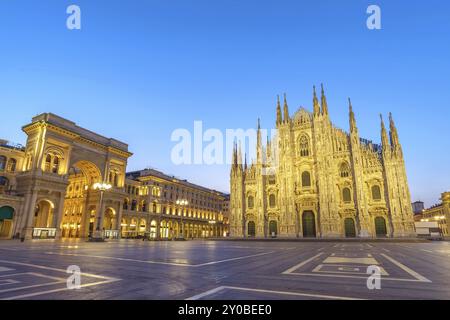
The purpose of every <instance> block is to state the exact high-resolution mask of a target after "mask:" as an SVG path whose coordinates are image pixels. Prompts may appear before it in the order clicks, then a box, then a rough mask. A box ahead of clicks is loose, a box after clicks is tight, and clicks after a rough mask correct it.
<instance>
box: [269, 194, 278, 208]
mask: <svg viewBox="0 0 450 320" xmlns="http://www.w3.org/2000/svg"><path fill="white" fill-rule="evenodd" d="M269 206H270V207H271V208H273V207H275V206H276V198H275V195H274V194H273V193H272V194H271V195H270V196H269Z"/></svg>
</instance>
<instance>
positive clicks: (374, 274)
mask: <svg viewBox="0 0 450 320" xmlns="http://www.w3.org/2000/svg"><path fill="white" fill-rule="evenodd" d="M367 274H369V275H370V276H369V277H368V278H367V282H366V284H367V289H369V290H380V289H381V268H380V267H379V266H369V267H368V268H367Z"/></svg>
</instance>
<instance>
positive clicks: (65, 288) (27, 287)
mask: <svg viewBox="0 0 450 320" xmlns="http://www.w3.org/2000/svg"><path fill="white" fill-rule="evenodd" d="M0 263H9V264H13V265H20V266H27V267H33V268H37V269H43V270H51V271H59V272H63V273H66V271H67V270H65V269H58V268H53V267H47V266H41V265H36V264H31V263H23V262H17V261H8V260H0ZM23 274H32V275H35V276H37V275H39V276H41V277H45V278H49V279H61V280H60V281H55V282H48V283H43V284H36V285H31V286H24V287H19V288H11V290H9V289H8V290H0V293H3V292H9V291H17V290H21V289H30V288H36V287H43V286H49V285H55V284H61V283H65V282H66V281H67V280H66V279H65V278H64V279H63V278H56V277H51V276H47V275H43V274H40V273H34V272H27V273H23ZM5 276H7V275H5ZM9 276H10V275H9ZM81 276H85V277H91V278H96V279H102V280H101V281H97V282H92V283H86V284H82V285H81V286H80V287H81V288H85V287H92V286H97V285H101V284H107V283H112V282H116V281H120V280H121V279H119V278H113V277H107V276H101V275H96V274H92V273H83V272H82V273H81ZM68 290H70V289H68V288H67V286H64V287H63V288H58V289H51V290H46V291H39V292H33V293H27V294H23V295H18V296H14V297H6V298H1V299H0V300H16V299H24V298H29V297H34V296H40V295H45V294H49V293H55V292H61V291H68Z"/></svg>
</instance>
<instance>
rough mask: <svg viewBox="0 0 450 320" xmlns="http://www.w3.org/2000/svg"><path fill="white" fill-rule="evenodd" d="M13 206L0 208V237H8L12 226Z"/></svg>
mask: <svg viewBox="0 0 450 320" xmlns="http://www.w3.org/2000/svg"><path fill="white" fill-rule="evenodd" d="M13 220H14V208H12V207H10V206H4V207H1V208H0V238H10V237H11V233H12V228H13Z"/></svg>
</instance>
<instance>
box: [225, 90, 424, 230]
mask: <svg viewBox="0 0 450 320" xmlns="http://www.w3.org/2000/svg"><path fill="white" fill-rule="evenodd" d="M313 95H314V96H313V112H309V111H307V110H306V109H304V108H300V109H299V110H298V111H297V112H296V113H295V114H294V115H293V116H292V117H291V116H290V114H289V110H288V104H287V101H286V96H285V99H284V107H283V113H282V109H281V104H280V101H279V99H278V103H277V107H276V129H277V134H276V136H275V137H274V139H272V140H269V139H267V142H266V143H264V145H263V141H262V137H261V129H260V126H259V121H258V131H257V146H256V148H257V150H256V161H254V162H253V163H252V164H250V165H247V163H246V162H247V161H246V160H245V161H244V163H243V162H242V152H241V150H240V148H238V147H237V145H236V144H235V149H234V152H233V161H232V162H233V164H232V167H231V173H230V190H231V200H230V210H231V216H230V230H231V236H234V237H270V236H279V237H291V238H295V237H317V238H334V237H336V238H337V237H409V236H414V231H415V230H414V220H413V213H412V208H411V200H410V193H409V187H408V182H407V177H406V171H405V163H404V158H403V152H402V147H401V145H400V141H399V137H398V133H397V129H396V126H395V124H394V120H393V118H392V116H391V115H390V117H389V128H390V135H389V137H388V133H387V130H386V128H385V125H384V123H383V119H381V141H382V143H381V145H377V144H374V143H372V142H370V141H367V140H365V139H362V138H360V136H359V132H358V127H357V124H356V119H355V115H354V113H353V110H352V105H351V102H350V101H349V124H350V132H349V133H347V132H344V131H343V130H341V129H339V128H336V127H335V126H334V125H333V124H332V122H331V120H330V117H329V113H328V105H327V100H326V97H325V93H324V91H323V87H322V96H321V101H320V103H319V99H318V97H317V95H316V91H315V89H314V94H313Z"/></svg>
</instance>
